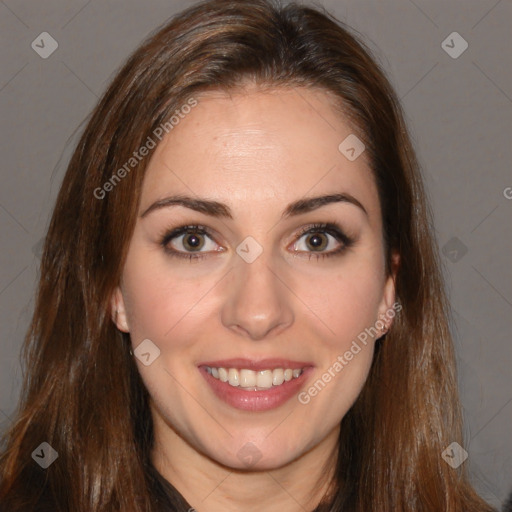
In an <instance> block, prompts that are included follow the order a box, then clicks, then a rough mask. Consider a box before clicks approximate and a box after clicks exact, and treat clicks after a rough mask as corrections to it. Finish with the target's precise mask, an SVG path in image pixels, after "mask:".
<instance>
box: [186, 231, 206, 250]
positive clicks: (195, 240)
mask: <svg viewBox="0 0 512 512" xmlns="http://www.w3.org/2000/svg"><path fill="white" fill-rule="evenodd" d="M182 237H183V239H182V244H183V247H184V248H185V250H186V251H197V250H199V249H201V248H202V247H203V246H204V238H203V235H198V234H196V233H187V234H185V235H182Z"/></svg>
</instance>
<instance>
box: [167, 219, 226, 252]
mask: <svg viewBox="0 0 512 512" xmlns="http://www.w3.org/2000/svg"><path fill="white" fill-rule="evenodd" d="M160 245H161V246H162V247H163V249H164V251H165V252H166V253H167V254H168V255H170V256H178V257H182V258H188V259H197V258H203V257H204V256H206V255H207V253H209V252H213V253H217V252H220V251H221V249H219V246H218V245H217V244H216V243H215V242H214V240H213V236H212V234H210V232H209V231H208V228H206V227H204V226H180V227H178V228H176V229H173V230H171V231H169V232H167V233H166V234H165V235H164V236H163V237H162V239H161V241H160ZM203 249H204V250H203Z"/></svg>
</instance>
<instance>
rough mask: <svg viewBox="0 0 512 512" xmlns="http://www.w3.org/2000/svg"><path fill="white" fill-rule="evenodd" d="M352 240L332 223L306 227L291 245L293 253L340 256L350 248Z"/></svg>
mask: <svg viewBox="0 0 512 512" xmlns="http://www.w3.org/2000/svg"><path fill="white" fill-rule="evenodd" d="M353 244H354V240H353V239H352V238H350V237H348V236H347V235H346V234H345V233H344V232H343V231H342V230H341V228H340V227H339V226H338V225H337V224H336V223H333V222H329V223H322V224H315V225H313V226H307V227H306V228H304V229H303V230H302V231H301V232H300V233H299V237H298V239H297V241H296V242H295V243H294V245H293V252H296V253H305V254H306V255H308V256H309V257H311V256H312V255H315V256H317V259H318V258H319V257H328V256H335V255H338V254H341V253H343V252H344V251H345V249H347V248H349V247H351V246H352V245H353Z"/></svg>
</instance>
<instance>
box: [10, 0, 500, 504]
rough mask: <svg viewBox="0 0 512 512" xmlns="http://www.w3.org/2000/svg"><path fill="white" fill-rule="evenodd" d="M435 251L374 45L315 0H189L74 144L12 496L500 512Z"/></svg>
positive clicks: (14, 456)
mask: <svg viewBox="0 0 512 512" xmlns="http://www.w3.org/2000/svg"><path fill="white" fill-rule="evenodd" d="M434 247H435V245H434V241H433V235H432V228H431V220H430V213H429V210H428V207H427V205H426V202H425V195H424V191H423V187H422V182H421V179H420V176H419V174H418V170H417V164H416V161H415V157H414V153H413V151H412V149H411V144H410V141H409V138H408V135H407V132H406V129H405V125H404V121H403V118H402V115H401V112H400V108H399V106H398V104H397V100H396V96H395V94H394V93H393V91H392V90H391V88H390V85H389V83H388V82H387V80H386V78H385V77H384V75H383V73H382V72H381V71H380V70H379V68H378V67H377V65H376V64H375V62H374V61H373V60H372V59H371V57H370V56H369V53H368V52H367V50H365V48H364V46H363V44H362V43H360V42H357V41H356V39H355V38H354V37H353V36H352V35H350V34H349V32H348V31H347V30H346V29H345V28H343V27H342V26H341V25H340V24H339V23H337V22H336V21H335V20H333V19H332V18H330V17H329V16H328V15H325V14H322V13H320V12H318V11H316V10H314V9H311V8H307V7H303V6H299V5H296V4H289V5H287V6H284V7H281V6H279V5H278V4H274V3H271V2H267V1H265V0H250V1H244V2H232V1H227V0H212V1H207V2H204V3H201V4H198V5H196V6H194V7H191V8H190V9H188V10H186V11H184V12H183V13H181V14H180V15H178V16H176V17H175V18H174V19H173V20H171V22H170V23H168V24H167V25H166V26H165V27H164V28H162V29H161V30H160V31H159V32H158V33H156V34H155V35H154V36H153V37H151V38H150V39H149V40H148V41H147V42H146V43H144V44H143V45H142V46H141V47H140V48H139V49H138V50H137V51H136V52H135V53H134V54H133V56H132V57H131V58H130V59H129V60H128V62H127V63H126V65H125V66H124V67H123V68H122V69H121V71H120V72H119V73H118V75H117V76H116V78H115V79H114V81H113V83H112V84H111V86H110V87H109V89H108V91H107V92H106V94H105V96H104V97H103V99H102V100H101V101H100V103H99V105H98V106H97V108H96V109H95V111H94V112H93V114H92V117H91V119H90V121H89V123H88V126H87V128H86V129H85V132H84V134H83V136H82V138H81V140H80V142H79V144H78V147H77V149H76V151H75V153H74V155H73V157H72V159H71V162H70V164H69V168H68V171H67V174H66V176H65V178H64V182H63V184H62V188H61V191H60V194H59V197H58V200H57V204H56V207H55V211H54V214H53V218H52V222H51V225H50V228H49V231H48V236H47V238H46V245H45V249H44V256H43V260H42V266H41V281H40V285H39V292H38V299H37V306H36V309H35V313H34V318H33V322H32V326H31V330H30V332H29V335H28V336H27V341H26V352H25V358H26V359H25V360H26V364H27V368H29V373H28V375H27V379H26V381H25V383H24V390H23V391H24V392H23V396H22V401H21V404H20V409H19V413H18V417H17V420H16V421H15V423H14V425H13V426H12V428H11V429H10V431H9V432H8V433H7V435H6V438H5V442H6V449H5V452H4V453H3V455H2V458H1V475H2V477H1V487H0V501H1V502H2V504H4V507H5V510H9V511H12V512H14V511H21V510H52V511H53V510H70V511H71V510H72V511H98V512H99V511H113V510H120V511H121V510H122V511H128V510H129V511H157V510H158V511H163V510H176V511H186V510H192V507H193V508H194V509H195V510H198V511H199V512H202V511H204V510H208V511H213V510H224V511H230V510H261V509H262V508H264V509H265V510H267V511H274V510H287V511H295V510H297V511H299V510H314V511H316V512H320V511H331V512H334V511H358V512H362V511H364V512H369V511H379V512H385V511H389V512H391V511H393V512H396V511H432V512H434V511H435V512H438V511H441V510H442V511H448V512H456V511H457V512H459V511H464V512H471V511H477V510H478V511H490V510H491V508H490V507H488V506H487V505H486V504H484V503H483V502H482V501H481V500H480V498H479V497H478V496H477V495H476V493H475V492H474V491H473V490H472V488H471V487H470V485H469V484H468V481H467V479H466V476H465V464H464V463H463V460H464V456H463V454H464V451H463V449H462V447H461V445H462V444H463V442H462V440H461V424H460V412H459V403H458V398H457V391H456V378H455V372H454V355H453V348H452V342H451V339H450V334H449V330H448V320H447V316H448V308H447V304H446V299H445V296H444V293H443V289H442V282H441V278H440V272H439V264H438V261H437V256H436V253H435V251H434ZM455 443H456V444H455Z"/></svg>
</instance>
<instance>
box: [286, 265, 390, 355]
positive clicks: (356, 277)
mask: <svg viewBox="0 0 512 512" xmlns="http://www.w3.org/2000/svg"><path fill="white" fill-rule="evenodd" d="M345 263H346V264H345ZM345 263H343V264H340V265H339V267H338V268H337V269H336V270H333V271H331V272H317V273H316V275H314V276H313V275H310V276H308V278H304V277H300V278H298V279H297V280H296V283H295V288H294V289H295V290H296V291H297V296H299V297H300V298H301V300H302V302H303V303H304V304H305V305H306V306H307V307H308V309H310V310H311V311H312V312H314V315H313V316H312V318H316V322H317V324H318V328H319V330H320V331H319V332H321V333H324V334H325V336H322V337H323V339H324V340H325V342H326V343H327V344H329V345H331V346H332V348H334V349H338V350H342V349H344V347H345V346H346V345H347V344H348V345H350V342H351V341H352V340H353V339H355V338H356V337H357V336H358V335H359V334H360V333H361V332H363V331H364V330H365V329H366V328H368V327H370V326H373V325H374V324H375V322H376V320H377V315H378V308H379V304H380V302H381V300H382V289H383V282H384V279H383V274H384V270H383V268H381V266H380V264H379V260H378V258H372V259H371V260H368V261H366V262H365V261H359V262H356V261H355V258H354V261H349V260H347V261H346V262H345Z"/></svg>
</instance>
